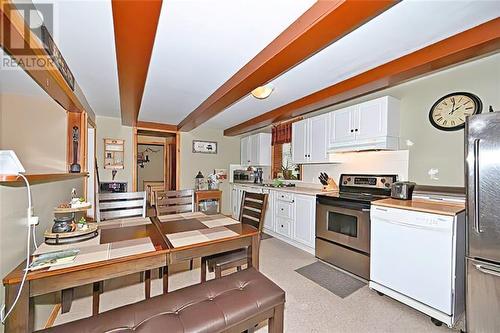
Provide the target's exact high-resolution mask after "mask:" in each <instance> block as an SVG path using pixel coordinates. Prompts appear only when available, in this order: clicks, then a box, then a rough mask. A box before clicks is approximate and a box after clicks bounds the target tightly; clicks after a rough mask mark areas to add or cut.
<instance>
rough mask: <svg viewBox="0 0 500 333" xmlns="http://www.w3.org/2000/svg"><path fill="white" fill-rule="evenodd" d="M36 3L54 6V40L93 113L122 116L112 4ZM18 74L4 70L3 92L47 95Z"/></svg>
mask: <svg viewBox="0 0 500 333" xmlns="http://www.w3.org/2000/svg"><path fill="white" fill-rule="evenodd" d="M17 1H19V2H22V0H17ZM33 3H34V4H35V6H36V5H37V4H38V3H40V4H42V3H53V4H54V30H55V31H54V40H55V41H56V44H57V45H58V47H59V49H60V51H61V53H62V54H63V56H64V59H65V60H66V62H67V64H68V66H69V67H70V69H71V71H72V72H73V75H74V76H75V79H76V81H77V82H78V84H79V85H80V87H81V89H82V91H83V93H84V94H85V96H86V98H87V101H88V102H89V104H90V106H91V107H92V109H93V110H94V112H95V113H96V114H98V115H104V116H111V117H120V102H119V92H118V74H117V73H118V72H117V66H116V53H115V39H114V29H113V13H112V10H111V1H108V0H56V1H51V0H33ZM2 52H3V50H2ZM19 71H21V70H19ZM17 72H18V71H17V70H16V71H10V73H9V72H8V71H5V73H4V71H2V75H1V78H0V92H10V93H20V94H34V93H37V94H44V93H45V92H43V90H41V89H40V88H39V87H38V86H37V87H35V88H34V86H33V84H31V85H29V84H26V78H27V77H28V76H27V75H26V74H25V73H17ZM4 74H6V75H4Z"/></svg>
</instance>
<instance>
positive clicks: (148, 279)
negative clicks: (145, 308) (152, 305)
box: [144, 270, 151, 299]
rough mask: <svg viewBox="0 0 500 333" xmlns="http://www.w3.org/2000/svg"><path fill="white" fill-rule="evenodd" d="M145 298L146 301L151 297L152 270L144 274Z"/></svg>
mask: <svg viewBox="0 0 500 333" xmlns="http://www.w3.org/2000/svg"><path fill="white" fill-rule="evenodd" d="M144 277H145V278H144V296H145V298H146V299H148V298H150V297H151V270H147V271H146V272H144Z"/></svg>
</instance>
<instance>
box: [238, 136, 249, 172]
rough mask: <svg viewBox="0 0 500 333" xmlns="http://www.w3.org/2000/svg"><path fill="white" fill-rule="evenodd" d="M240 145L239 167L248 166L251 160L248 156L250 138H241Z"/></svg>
mask: <svg viewBox="0 0 500 333" xmlns="http://www.w3.org/2000/svg"><path fill="white" fill-rule="evenodd" d="M240 145H241V147H240V148H241V152H240V154H241V155H240V156H241V158H240V160H241V165H250V159H251V156H250V154H251V153H250V151H251V149H250V137H249V136H246V137H244V138H241V141H240Z"/></svg>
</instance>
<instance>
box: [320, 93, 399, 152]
mask: <svg viewBox="0 0 500 333" xmlns="http://www.w3.org/2000/svg"><path fill="white" fill-rule="evenodd" d="M399 112H400V111H399V100H397V99H396V98H394V97H391V96H384V97H381V98H377V99H374V100H371V101H368V102H364V103H361V104H357V105H354V106H350V107H348V108H344V109H340V110H336V111H333V112H331V113H330V126H329V127H330V135H329V142H328V150H329V151H330V152H342V151H357V150H369V149H387V150H397V149H398V148H399V117H400V116H399Z"/></svg>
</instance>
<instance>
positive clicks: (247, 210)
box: [240, 191, 268, 231]
mask: <svg viewBox="0 0 500 333" xmlns="http://www.w3.org/2000/svg"><path fill="white" fill-rule="evenodd" d="M267 199H268V194H265V193H252V192H246V191H244V192H243V198H242V200H241V210H240V222H241V223H244V224H248V225H251V226H253V227H255V228H257V229H258V230H259V231H262V227H263V226H264V217H265V214H266V207H267Z"/></svg>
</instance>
